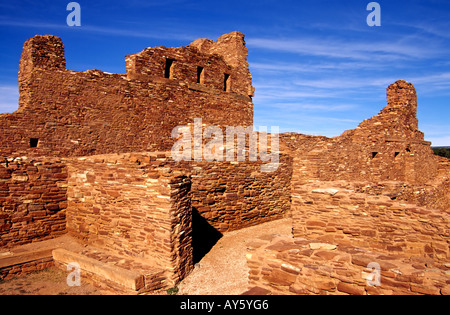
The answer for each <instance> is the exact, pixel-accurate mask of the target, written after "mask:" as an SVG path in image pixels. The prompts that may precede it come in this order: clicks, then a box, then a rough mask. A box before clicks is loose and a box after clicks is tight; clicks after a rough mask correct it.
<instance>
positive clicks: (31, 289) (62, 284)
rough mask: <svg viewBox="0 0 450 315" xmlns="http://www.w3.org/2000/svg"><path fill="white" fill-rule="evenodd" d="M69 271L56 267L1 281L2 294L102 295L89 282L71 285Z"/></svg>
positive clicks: (0, 290)
mask: <svg viewBox="0 0 450 315" xmlns="http://www.w3.org/2000/svg"><path fill="white" fill-rule="evenodd" d="M66 279H67V273H66V272H64V271H63V270H60V269H57V268H56V267H52V268H48V269H45V270H43V271H39V272H33V273H30V274H27V275H24V276H20V277H17V278H13V279H10V280H6V281H0V295H102V294H104V292H101V291H99V290H98V289H96V288H95V287H94V286H92V285H91V284H89V283H87V282H83V281H82V282H81V286H79V287H76V286H74V287H69V286H68V285H67V282H66Z"/></svg>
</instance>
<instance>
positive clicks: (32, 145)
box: [30, 138, 39, 148]
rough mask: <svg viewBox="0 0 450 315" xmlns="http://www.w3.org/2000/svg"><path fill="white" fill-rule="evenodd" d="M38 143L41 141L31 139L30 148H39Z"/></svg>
mask: <svg viewBox="0 0 450 315" xmlns="http://www.w3.org/2000/svg"><path fill="white" fill-rule="evenodd" d="M38 143H39V139H37V138H30V148H37V146H38Z"/></svg>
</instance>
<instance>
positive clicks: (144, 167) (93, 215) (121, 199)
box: [67, 153, 193, 281]
mask: <svg viewBox="0 0 450 315" xmlns="http://www.w3.org/2000/svg"><path fill="white" fill-rule="evenodd" d="M168 163H169V162H168V161H167V159H166V156H165V155H164V154H163V155H158V154H157V153H155V154H148V155H146V156H143V155H140V156H138V157H136V156H135V155H132V154H124V155H102V156H94V157H90V158H77V159H72V160H71V161H69V162H68V169H69V189H68V210H67V214H68V216H67V228H68V231H69V233H70V234H71V235H74V236H76V237H78V238H81V239H83V240H84V241H86V242H87V243H88V244H92V245H94V246H97V247H99V248H105V249H108V250H110V251H112V252H116V253H117V254H120V255H127V256H132V257H137V258H143V259H145V260H146V261H148V262H151V263H152V264H153V265H154V266H155V267H158V268H162V269H164V270H168V271H169V273H170V276H169V277H170V278H171V279H173V280H174V281H177V279H180V278H183V277H184V276H185V275H186V274H187V273H188V272H189V271H190V270H191V268H192V265H193V264H192V248H191V244H190V241H191V238H190V234H191V232H190V229H191V204H190V195H189V192H190V186H191V183H190V179H189V177H187V176H185V175H183V174H181V173H179V172H174V171H173V170H172V169H171V168H170V167H169V166H168Z"/></svg>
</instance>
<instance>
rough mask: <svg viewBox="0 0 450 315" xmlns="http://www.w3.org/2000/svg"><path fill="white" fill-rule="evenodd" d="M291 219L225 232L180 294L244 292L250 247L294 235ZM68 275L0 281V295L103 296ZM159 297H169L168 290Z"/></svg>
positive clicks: (53, 272)
mask: <svg viewBox="0 0 450 315" xmlns="http://www.w3.org/2000/svg"><path fill="white" fill-rule="evenodd" d="M291 227H292V225H291V223H290V219H282V220H277V221H273V222H268V223H264V224H261V225H258V226H254V227H250V228H246V229H242V230H239V231H233V232H229V233H225V234H224V235H223V237H222V238H221V239H219V241H218V242H217V243H216V244H215V245H214V247H213V248H212V249H211V250H210V251H209V252H208V253H207V254H206V255H205V256H204V257H203V258H202V259H201V260H200V261H199V262H198V263H197V264H196V265H195V268H194V270H193V271H192V272H191V274H190V275H189V276H188V277H186V278H185V279H184V280H183V281H182V282H181V283H180V284H179V285H178V286H177V288H178V293H177V294H188V295H216V294H217V295H235V294H241V293H243V292H245V291H246V290H247V289H248V287H247V281H248V267H247V262H246V258H245V256H246V254H247V245H246V244H248V243H249V242H250V241H252V240H253V239H257V238H259V237H261V236H264V235H279V236H290V235H291ZM67 276H68V272H65V271H64V270H60V269H57V268H56V267H53V268H49V269H46V270H43V271H40V272H34V273H30V274H28V275H24V276H20V277H17V278H14V279H10V280H6V281H0V295H103V294H108V293H107V292H104V291H100V290H99V289H97V288H96V287H94V286H93V285H91V284H90V283H88V282H86V281H81V286H79V287H76V286H75V287H69V286H68V285H67V282H66V278H67ZM157 294H166V292H165V291H163V292H159V293H157Z"/></svg>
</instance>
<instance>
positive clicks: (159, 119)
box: [0, 32, 253, 157]
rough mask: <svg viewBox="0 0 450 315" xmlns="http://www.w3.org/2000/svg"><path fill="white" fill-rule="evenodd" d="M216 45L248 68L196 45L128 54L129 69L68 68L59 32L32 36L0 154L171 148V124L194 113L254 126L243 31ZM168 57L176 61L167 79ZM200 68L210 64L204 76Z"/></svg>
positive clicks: (1, 122) (2, 120) (2, 118)
mask: <svg viewBox="0 0 450 315" xmlns="http://www.w3.org/2000/svg"><path fill="white" fill-rule="evenodd" d="M196 45H198V42H197V43H196ZM210 45H211V47H210V49H211V50H212V51H214V50H229V51H230V52H231V53H229V54H231V55H229V56H226V57H225V58H226V59H228V60H229V61H230V62H232V63H233V64H235V65H236V67H237V66H239V67H241V68H239V69H236V67H233V66H230V65H229V64H227V63H226V61H225V60H224V57H222V56H220V55H217V54H209V53H207V50H206V48H202V50H203V51H204V52H203V53H202V52H199V50H198V48H197V47H196V46H195V45H194V44H192V45H189V46H187V47H181V48H165V47H156V48H149V49H146V50H144V51H143V52H141V53H138V54H135V55H130V56H127V57H126V68H127V74H124V75H122V74H109V73H105V72H102V71H99V70H89V71H84V72H76V71H70V70H67V69H66V68H65V57H64V46H63V44H62V41H61V39H60V38H58V37H55V36H49V35H46V36H35V37H33V38H31V39H29V40H27V41H26V43H25V44H24V48H23V53H22V58H21V61H20V67H19V92H20V99H19V110H18V111H16V112H14V113H12V114H1V115H0V128H1V130H2V134H1V135H0V141H1V143H2V148H1V149H0V153H1V154H3V155H7V156H22V155H25V156H43V155H48V156H59V157H67V156H85V155H95V154H104V153H122V152H140V151H165V150H170V149H171V147H172V144H173V142H174V140H173V139H171V137H170V135H171V131H172V129H173V128H174V127H176V126H178V125H186V124H188V123H192V122H193V119H194V118H202V119H203V122H204V123H206V124H210V125H228V126H251V125H252V124H253V104H252V99H251V96H252V95H253V87H252V86H251V75H250V72H249V70H248V64H247V63H246V57H247V49H246V48H245V44H244V40H243V35H242V34H241V33H238V32H234V33H230V34H227V35H224V36H222V37H221V38H220V39H219V40H218V41H217V42H211V43H210ZM239 45H240V46H239ZM219 48H220V49H219ZM233 52H234V53H233ZM239 54H243V56H239ZM169 59H170V60H174V61H173V63H172V64H171V70H170V78H165V67H166V60H169ZM236 60H237V61H236ZM242 60H244V61H245V62H243V61H242ZM198 67H203V76H202V81H201V83H197V71H198ZM225 74H227V75H229V82H228V84H227V87H226V91H224V75H225ZM33 142H35V143H34V144H33Z"/></svg>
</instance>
